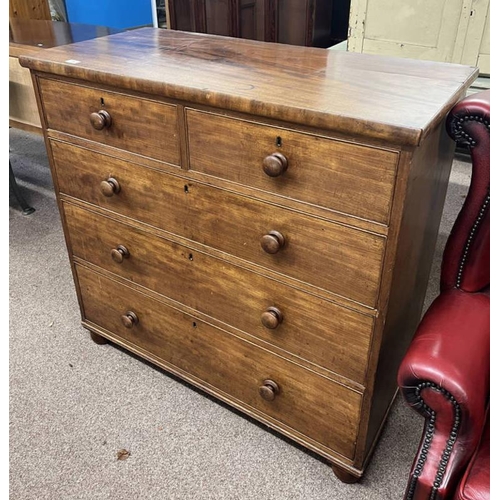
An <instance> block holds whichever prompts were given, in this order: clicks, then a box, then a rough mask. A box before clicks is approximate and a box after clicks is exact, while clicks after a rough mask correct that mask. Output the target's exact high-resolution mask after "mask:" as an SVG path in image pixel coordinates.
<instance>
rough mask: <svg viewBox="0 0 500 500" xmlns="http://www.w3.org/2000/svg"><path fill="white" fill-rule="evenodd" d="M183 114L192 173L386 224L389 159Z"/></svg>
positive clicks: (382, 153) (392, 161)
mask: <svg viewBox="0 0 500 500" xmlns="http://www.w3.org/2000/svg"><path fill="white" fill-rule="evenodd" d="M186 114H187V123H188V134H189V166H190V168H191V169H192V170H195V171H198V172H202V173H205V174H208V175H211V176H214V177H219V178H222V179H227V180H229V181H233V182H237V183H239V184H244V185H248V186H250V187H255V188H258V189H262V190H264V191H269V192H272V193H274V194H276V195H279V196H284V197H289V198H294V199H297V200H300V201H304V202H307V203H311V204H314V205H318V206H321V207H324V208H328V209H331V210H335V211H338V212H343V213H346V214H350V215H354V216H357V217H361V218H364V219H369V220H372V221H376V222H380V223H383V224H387V223H388V221H389V211H390V208H391V200H392V194H393V187H394V181H395V174H396V167H397V162H398V156H399V155H398V153H397V152H394V151H388V150H384V149H378V148H374V147H368V146H363V145H356V144H351V143H347V142H342V141H338V140H333V139H329V138H326V137H320V136H315V135H311V134H306V133H301V132H296V131H292V130H287V129H282V128H278V127H272V126H268V125H262V124H258V123H254V122H250V121H244V120H239V119H235V118H229V117H226V116H221V115H217V114H213V113H207V112H202V111H195V110H192V109H188V110H187V111H186ZM285 166H286V170H284V168H285ZM274 175H275V177H273V176H274Z"/></svg>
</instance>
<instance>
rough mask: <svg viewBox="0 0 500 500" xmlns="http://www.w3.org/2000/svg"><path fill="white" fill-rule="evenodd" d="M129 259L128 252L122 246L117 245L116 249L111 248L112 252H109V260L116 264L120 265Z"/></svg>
mask: <svg viewBox="0 0 500 500" xmlns="http://www.w3.org/2000/svg"><path fill="white" fill-rule="evenodd" d="M129 257H130V252H129V251H128V249H127V247H125V246H123V245H118V246H117V247H116V248H113V250H111V258H112V259H113V260H114V261H115V262H117V263H118V264H121V263H122V262H123V259H128V258H129Z"/></svg>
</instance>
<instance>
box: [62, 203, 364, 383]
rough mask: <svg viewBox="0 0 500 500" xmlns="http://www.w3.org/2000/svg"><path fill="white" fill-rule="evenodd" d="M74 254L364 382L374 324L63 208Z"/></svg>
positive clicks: (219, 263) (259, 277)
mask: <svg viewBox="0 0 500 500" xmlns="http://www.w3.org/2000/svg"><path fill="white" fill-rule="evenodd" d="M64 218H65V221H66V226H67V228H68V231H69V236H70V240H71V247H72V251H73V255H75V256H77V257H79V258H81V259H84V260H86V261H88V262H91V263H92V264H95V265H97V266H100V267H101V268H103V269H106V270H108V271H111V272H113V273H116V274H118V275H120V276H121V277H123V278H126V279H128V280H130V281H132V282H134V283H138V284H140V285H142V286H145V287H147V288H150V289H151V290H154V291H156V292H158V293H161V294H163V295H165V296H167V297H170V298H172V299H174V300H176V301H178V302H181V303H183V304H185V305H187V306H189V307H191V308H193V309H197V310H198V311H200V312H202V313H204V314H207V315H209V316H212V317H214V318H216V319H218V320H220V321H223V322H224V323H226V324H228V325H230V326H233V327H235V328H238V329H240V330H242V331H244V332H246V333H248V334H250V335H253V336H255V337H258V338H259V339H261V340H264V341H265V342H268V343H270V344H273V345H275V346H276V347H278V348H281V349H284V350H285V351H288V352H289V353H291V354H293V355H296V356H298V357H300V358H302V359H306V360H308V361H310V362H312V363H315V364H317V365H319V366H322V367H324V368H326V369H328V370H331V371H333V372H336V373H338V374H340V375H342V376H344V377H347V378H350V379H352V380H354V381H355V382H358V383H359V384H363V383H364V377H365V371H366V366H367V364H368V354H369V347H370V339H371V332H372V327H373V318H372V317H370V316H365V315H362V314H359V313H355V312H353V311H350V310H348V309H345V308H343V307H340V306H338V305H336V304H333V303H331V302H329V301H326V300H322V299H320V298H318V297H315V296H312V295H310V294H307V293H304V292H301V291H299V290H296V289H294V288H292V287H289V286H286V285H284V284H282V283H280V282H277V281H274V280H271V279H269V278H267V277H265V276H262V275H260V274H257V273H253V272H251V271H248V270H245V269H242V268H240V267H237V266H233V265H231V264H229V263H227V262H224V261H223V260H220V259H218V258H215V257H211V256H209V255H207V254H205V253H202V252H199V251H195V250H193V249H190V248H188V247H185V246H183V245H179V244H177V243H174V242H172V241H169V240H168V239H165V238H161V237H158V236H154V235H152V234H151V233H149V232H145V231H141V230H139V229H137V228H134V227H132V226H130V225H128V224H122V223H120V222H117V221H116V220H113V219H110V218H108V217H104V216H101V215H98V214H96V213H95V212H92V211H89V210H85V209H83V208H80V207H77V206H75V205H72V204H68V203H64Z"/></svg>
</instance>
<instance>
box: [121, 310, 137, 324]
mask: <svg viewBox="0 0 500 500" xmlns="http://www.w3.org/2000/svg"><path fill="white" fill-rule="evenodd" d="M121 320H122V323H123V326H124V327H125V328H132V327H133V326H134V325H137V323H139V318H138V317H137V314H135V312H133V311H127V312H126V313H125V314H124V315H123V316H122V317H121Z"/></svg>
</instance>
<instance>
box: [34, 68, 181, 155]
mask: <svg viewBox="0 0 500 500" xmlns="http://www.w3.org/2000/svg"><path fill="white" fill-rule="evenodd" d="M39 82H40V83H39V85H40V91H41V97H42V103H43V107H44V111H45V117H46V119H47V122H48V123H47V124H48V128H49V129H55V130H59V131H61V132H66V133H68V134H72V135H77V136H80V137H83V138H85V139H91V140H93V141H96V142H100V143H103V144H107V145H109V146H113V147H116V148H120V149H124V150H127V151H131V152H132V153H138V154H141V155H143V156H148V157H151V158H155V159H157V160H162V161H164V162H167V163H170V164H172V165H180V163H181V150H180V139H179V131H178V124H177V106H175V105H173V104H166V103H163V102H159V101H153V100H151V99H143V98H139V97H134V96H130V95H125V94H120V93H118V92H110V91H106V90H102V89H98V88H92V87H86V86H83V85H75V84H72V83H63V82H60V81H56V80H51V79H45V78H40V80H39ZM61 109H64V110H65V112H64V113H61ZM92 122H94V124H95V126H98V127H100V126H102V129H100V130H96V129H95V128H94V126H93V125H92Z"/></svg>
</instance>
